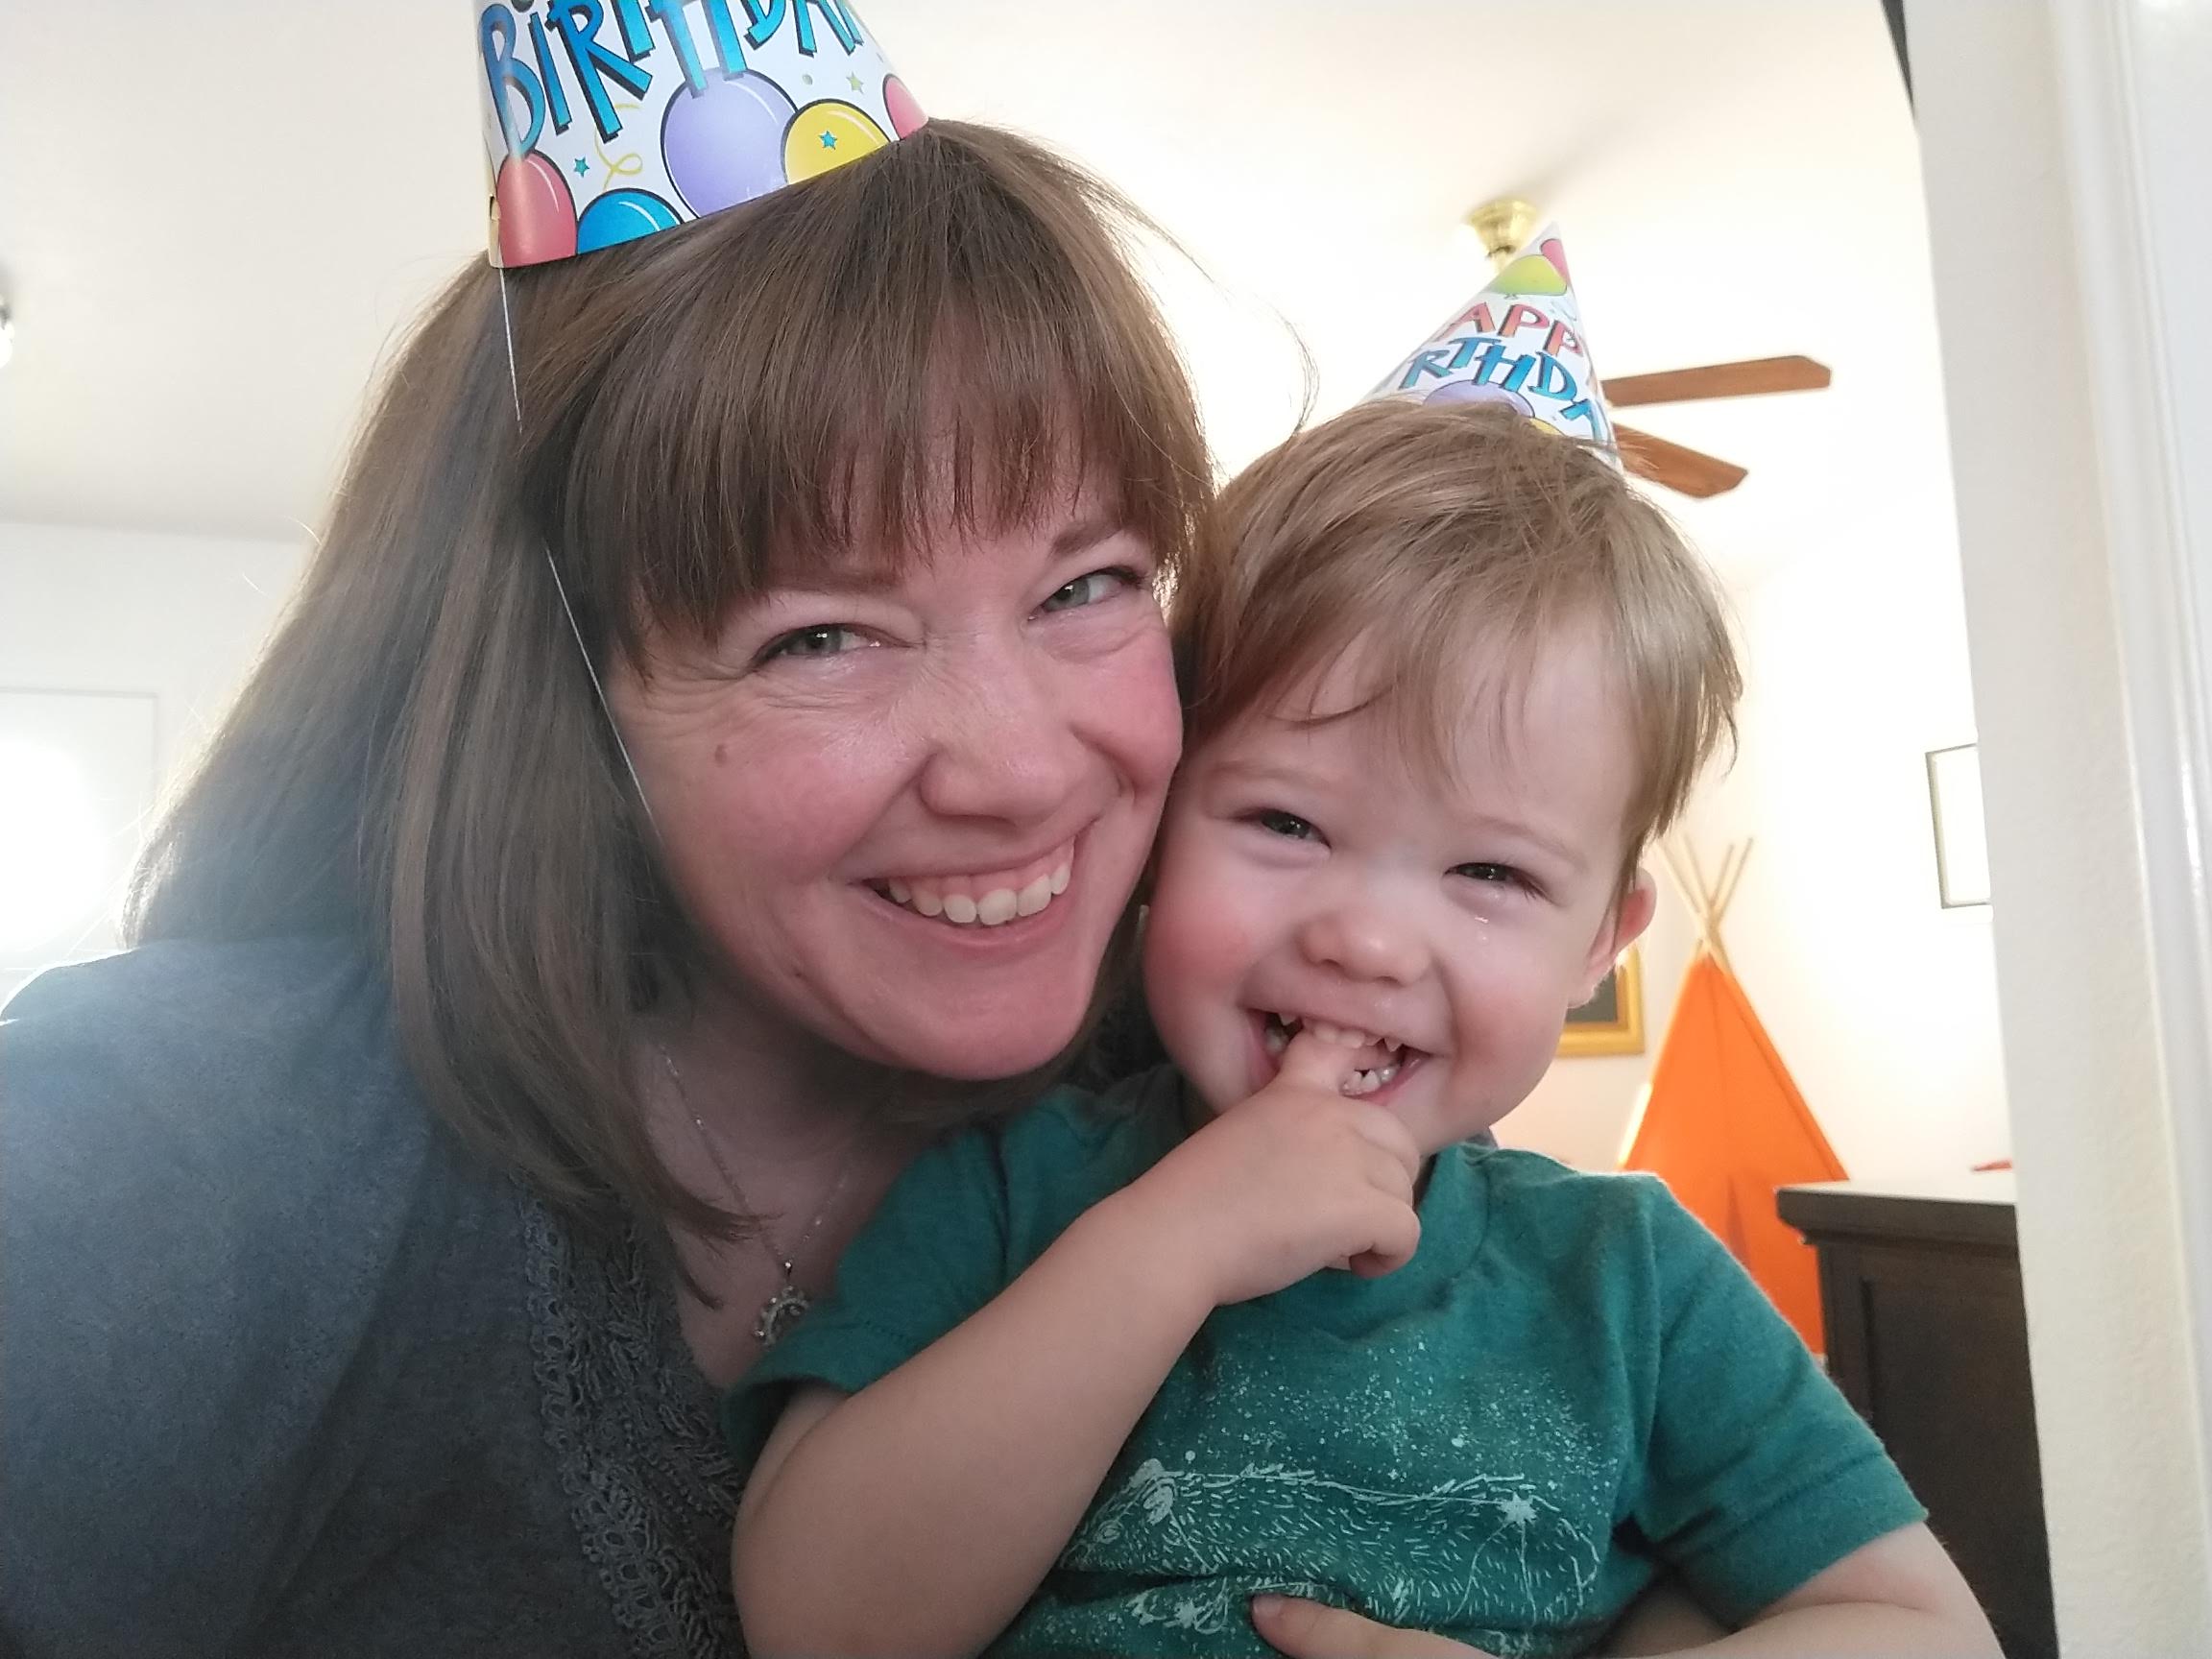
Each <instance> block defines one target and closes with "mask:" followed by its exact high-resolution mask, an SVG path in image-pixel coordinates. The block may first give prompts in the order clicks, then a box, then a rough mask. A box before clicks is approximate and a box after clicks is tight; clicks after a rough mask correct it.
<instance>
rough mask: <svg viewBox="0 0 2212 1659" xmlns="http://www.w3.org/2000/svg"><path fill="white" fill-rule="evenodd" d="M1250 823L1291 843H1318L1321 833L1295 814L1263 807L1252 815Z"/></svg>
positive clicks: (1271, 807)
mask: <svg viewBox="0 0 2212 1659" xmlns="http://www.w3.org/2000/svg"><path fill="white" fill-rule="evenodd" d="M1252 822H1253V823H1255V824H1257V825H1259V826H1260V828H1261V829H1264V830H1266V831H1267V833H1268V834H1270V835H1281V836H1283V837H1285V838H1286V839H1287V840H1291V841H1318V840H1320V839H1321V831H1320V830H1318V829H1314V828H1313V826H1312V825H1310V824H1309V823H1307V822H1306V820H1305V819H1303V818H1301V817H1299V816H1298V815H1297V814H1296V813H1295V812H1284V811H1280V810H1278V809H1277V808H1275V807H1273V806H1265V807H1262V808H1261V810H1259V811H1257V812H1255V813H1253V814H1252Z"/></svg>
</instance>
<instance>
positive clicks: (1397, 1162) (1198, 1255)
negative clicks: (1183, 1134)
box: [1100, 1031, 1421, 1308]
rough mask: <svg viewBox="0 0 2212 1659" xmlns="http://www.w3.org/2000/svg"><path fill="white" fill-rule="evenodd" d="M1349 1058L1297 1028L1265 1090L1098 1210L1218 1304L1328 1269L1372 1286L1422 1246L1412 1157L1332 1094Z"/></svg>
mask: <svg viewBox="0 0 2212 1659" xmlns="http://www.w3.org/2000/svg"><path fill="white" fill-rule="evenodd" d="M1352 1053H1353V1051H1352V1050H1351V1049H1348V1048H1344V1047H1341V1046H1337V1045H1335V1044H1332V1043H1326V1042H1323V1041H1322V1040H1321V1039H1320V1038H1319V1037H1316V1036H1314V1035H1313V1034H1312V1033H1311V1032H1309V1031H1300V1032H1299V1033H1298V1034H1297V1035H1296V1036H1294V1037H1292V1038H1291V1040H1290V1046H1289V1047H1287V1048H1286V1049H1285V1050H1284V1051H1283V1065H1282V1070H1280V1071H1278V1072H1277V1073H1276V1075H1275V1078H1274V1080H1273V1081H1272V1082H1270V1083H1269V1084H1268V1085H1267V1086H1266V1087H1265V1088H1264V1089H1262V1090H1261V1091H1260V1092H1259V1093H1258V1094H1255V1095H1253V1096H1252V1097H1251V1098H1250V1099H1248V1100H1246V1101H1244V1102H1242V1103H1241V1104H1240V1105H1238V1106H1237V1107H1235V1108H1234V1109H1232V1110H1230V1111H1228V1112H1224V1113H1223V1114H1222V1115H1221V1116H1220V1117H1218V1118H1215V1119H1214V1121H1213V1122H1211V1123H1209V1124H1207V1125H1206V1126H1205V1127H1204V1128H1203V1129H1200V1130H1199V1131H1198V1132H1197V1133H1196V1134H1194V1135H1192V1136H1191V1137H1190V1139H1189V1140H1188V1141H1186V1142H1183V1144H1182V1145H1180V1146H1178V1147H1176V1148H1175V1150H1174V1151H1172V1152H1170V1153H1168V1154H1167V1156H1166V1157H1165V1158H1163V1159H1162V1160H1161V1161H1160V1162H1159V1163H1158V1164H1157V1165H1155V1166H1153V1167H1152V1168H1151V1169H1150V1170H1149V1171H1148V1172H1147V1173H1146V1174H1144V1175H1143V1176H1142V1178H1141V1179H1139V1180H1138V1181H1135V1182H1133V1183H1132V1184H1131V1185H1129V1186H1128V1187H1126V1188H1124V1189H1122V1190H1121V1191H1119V1192H1118V1193H1116V1194H1115V1195H1114V1196H1113V1197H1112V1198H1110V1199H1108V1200H1106V1203H1105V1205H1101V1206H1100V1208H1101V1209H1104V1208H1106V1207H1107V1206H1109V1205H1111V1206H1115V1207H1116V1208H1117V1210H1118V1214H1119V1215H1120V1216H1121V1217H1123V1218H1124V1219H1125V1220H1126V1222H1127V1224H1128V1225H1129V1226H1130V1227H1131V1228H1132V1230H1133V1232H1132V1236H1133V1237H1135V1238H1143V1239H1145V1240H1147V1241H1148V1247H1150V1248H1153V1249H1158V1248H1161V1247H1162V1246H1163V1245H1165V1246H1166V1249H1167V1250H1168V1251H1169V1252H1170V1263H1169V1269H1168V1270H1169V1271H1179V1270H1184V1269H1186V1268H1187V1269H1188V1270H1190V1271H1192V1272H1195V1273H1197V1274H1199V1275H1200V1276H1201V1278H1202V1281H1203V1283H1204V1285H1205V1286H1206V1288H1207V1290H1208V1292H1209V1293H1210V1295H1211V1296H1212V1299H1213V1305H1214V1307H1216V1308H1219V1307H1225V1306H1227V1305H1228V1304H1230V1303H1233V1302H1246V1301H1250V1300H1251V1299H1252V1298H1253V1297H1255V1296H1264V1295H1267V1294H1268V1293H1269V1292H1271V1291H1275V1290H1280V1289H1282V1288H1283V1287H1284V1286H1286V1285H1295V1284H1296V1283H1297V1282H1298V1281H1299V1280H1301V1279H1304V1278H1306V1277H1307V1276H1308V1275H1309V1274H1311V1273H1316V1272H1318V1271H1319V1270H1320V1269H1322V1268H1324V1267H1329V1266H1341V1265H1347V1264H1348V1265H1349V1266H1350V1267H1351V1269H1352V1271H1353V1272H1355V1273H1358V1274H1361V1275H1363V1276H1366V1277H1370V1278H1372V1277H1375V1276H1377V1275H1380V1274H1383V1273H1388V1272H1390V1271H1391V1270H1392V1269H1394V1268H1397V1267H1402V1266H1404V1265H1405V1264H1406V1262H1408V1261H1410V1260H1411V1259H1412V1256H1413V1250H1414V1246H1415V1245H1417V1244H1418V1243H1419V1242H1420V1239H1421V1222H1420V1219H1419V1217H1418V1216H1416V1215H1415V1214H1414V1211H1413V1188H1414V1183H1415V1182H1416V1180H1418V1178H1419V1176H1420V1170H1421V1151H1420V1148H1419V1147H1418V1146H1416V1145H1415V1144H1414V1142H1413V1138H1412V1136H1410V1135H1409V1134H1407V1130H1406V1126H1405V1124H1403V1123H1401V1122H1400V1121H1399V1120H1398V1118H1396V1117H1395V1116H1394V1115H1393V1114H1392V1113H1391V1112H1390V1111H1389V1110H1388V1109H1387V1108H1386V1107H1382V1106H1375V1105H1371V1104H1369V1103H1368V1102H1366V1101H1364V1100H1357V1099H1352V1098H1349V1097H1347V1096H1346V1095H1344V1094H1340V1093H1338V1086H1339V1085H1340V1084H1341V1083H1342V1082H1343V1081H1344V1079H1345V1078H1346V1077H1347V1076H1349V1075H1350V1074H1351V1064H1350V1062H1351V1059H1352Z"/></svg>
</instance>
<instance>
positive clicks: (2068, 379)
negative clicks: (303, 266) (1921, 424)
mask: <svg viewBox="0 0 2212 1659" xmlns="http://www.w3.org/2000/svg"><path fill="white" fill-rule="evenodd" d="M1911 22H1912V31H1913V34H1912V49H1913V57H1914V66H1915V70H1916V79H1917V84H1918V85H1919V86H1920V88H1921V94H1920V114H1921V130H1922V133H1923V136H1924V142H1925V149H1926V175H1927V201H1928V210H1929V217H1930V222H1931V226H1932V228H1933V231H1934V243H1935V270H1936V283H1937V296H1938V302H1939V308H1940V316H1941V323H1942V328H1943V345H1944V358H1945V368H1946V378H1947V382H1948V386H1949V391H1950V397H1951V409H1952V419H1951V429H1952V443H1953V446H1954V455H1955V471H1956V480H1957V493H1958V505H1959V523H1960V546H1961V552H1962V555H1963V564H1964V572H1965V590H1966V603H1967V615H1968V619H1969V624H1970V627H1971V630H1972V635H1973V642H1974V679H1975V699H1976V703H1977V705H1978V706H1979V708H1980V710H1981V721H1982V739H1983V771H1984V796H1985V801H1986V805H1987V810H1988V816H1989V854H1990V875H1991V881H1992V885H1993V888H1994V891H1995V894H1996V900H1997V907H1996V911H1995V960H1996V965H1997V971H1998V978H1999V983H2000V987H2001V990H2002V995H2003V998H2004V1005H2005V1049H2006V1058H2007V1065H2008V1072H2009V1075H2010V1077H2011V1082H2012V1088H2011V1114H2012V1123H2013V1133H2014V1137H2015V1140H2016V1142H2017V1144H2018V1154H2019V1156H2018V1163H2019V1177H2018V1185H2019V1220H2020V1253H2021V1262H2022V1265H2023V1268H2024V1270H2025V1274H2026V1285H2027V1300H2028V1334H2029V1346H2030V1351H2031V1358H2032V1365H2033V1371H2034V1384H2035V1404H2036V1417H2037V1429H2038V1435H2039V1439H2040V1443H2041V1450H2042V1476H2043V1489H2044V1499H2045V1509H2046V1513H2047V1517H2048V1521H2049V1529H2050V1540H2051V1562H2052V1577H2053V1584H2054V1590H2055V1595H2056V1612H2057V1621H2058V1631H2059V1639H2060V1645H2061V1648H2062V1650H2063V1651H2064V1652H2066V1653H2067V1654H2069V1655H2078V1656H2084V1659H2086V1656H2100V1655H2104V1654H2112V1655H2134V1654H2182V1653H2205V1652H2212V1572H2208V1570H2207V1569H2208V1562H2212V1525H2208V1520H2207V1482H2206V1477H2205V1471H2204V1461H2203V1460H2204V1447H2203V1438H2202V1431H2203V1424H2204V1421H2205V1408H2206V1399H2205V1385H2204V1379H2203V1376H2202V1374H2201V1372H2200V1364H2201V1355H2202V1353H2203V1350H2204V1344H2205V1339H2206V1336H2207V1334H2208V1332H2212V1324H2208V1313H2207V1307H2208V1298H2212V1282H2208V1281H2212V1261H2208V1260H2207V1257H2206V1235H2207V1223H2208V1219H2212V1217H2208V1215H2207V1210H2206V1205H2207V1197H2206V1194H2207V1192H2208V1191H2212V1179H2208V1176H2212V1170H2208V1168H2207V1157H2206V1150H2207V1149H2206V1146H2205V1125H2204V1122H2203V1113H2204V1109H2205V1089H2206V1086H2207V1076H2208V1062H2212V1045H2208V1042H2207V1024H2208V1022H2207V1017H2206V978H2205V968H2206V962H2205V942H2206V941H2205V934H2206V928H2207V926H2208V925H2212V917H2208V915H2207V902H2206V901H2207V895H2206V891H2205V882H2206V854H2207V849H2206V845H2205V842H2206V829H2205V815H2204V808H2205V805H2206V796H2207V787H2208V786H2207V782H2206V779H2205V776H2204V757H2205V755H2206V751H2207V743H2208V739H2207V731H2208V730H2212V726H2208V710H2212V658H2208V657H2207V654H2206V649H2205V634H2204V620H2205V617H2206V614H2207V612H2206V604H2207V594H2206V591H2205V586H2206V583H2205V565H2206V542H2205V541H2204V537H2205V535H2206V534H2207V529H2206V527H2207V525H2208V524H2212V517H2208V516H2207V515H2208V514H2212V468H2208V466H2207V462H2206V455H2207V453H2208V451H2207V450H2206V448H2205V447H2204V446H2203V445H2202V443H2201V440H2202V439H2203V437H2204V436H2205V435H2206V434H2207V433H2208V432H2212V338H2208V337H2207V333H2206V330H2205V328H2204V326H2203V324H2202V322H2201V320H2200V319H2201V309H2202V308H2201V303H2200V294H2199V290H2200V283H2201V274H2202V268H2203V258H2204V257H2205V256H2206V255H2212V247H2208V246H2207V245H2206V233H2205V224H2204V214H2203V197H2202V159H2201V158H2202V156H2203V155H2204V153H2205V146H2206V144H2207V142H2212V119H2208V118H2207V115H2206V112H2205V108H2204V105H2203V102H2202V92H2203V88H2204V86H2205V85H2206V84H2212V10H2208V9H2207V8H2205V7H2204V6H2201V5H2197V6H2186V5H2184V6H2176V5H2173V4H2171V3H2170V0H2169V3H2164V4H2160V3H2155V0H2048V3H2043V4H2030V3H2028V0H1952V3H1950V4H1945V5H1937V6H1925V7H1916V8H1914V10H1913V12H1912V20H1911ZM2084 232H2086V234H2085V235H2084V234H2083V233H2084ZM2192 243H2193V244H2194V249H2193V251H2189V252H2184V251H2185V250H2190V249H2191V245H2192ZM2085 273H2086V274H2087V276H2086V277H2085V276H2084V274H2085ZM2191 433H2194V434H2195V435H2196V436H2197V438H2198V439H2199V440H2200V442H2199V443H2198V444H2197V445H2190V444H2189V443H2188V442H2187V438H2188V435H2189V434H2191ZM2192 506H2193V507H2194V511H2195V517H2194V519H2193V520H2192V519H2191V518H2190V517H2189V513H2190V511H2191V508H2192ZM2192 525H2193V526H2194V531H2195V535H2196V542H2195V545H2194V547H2192V546H2191V544H2190V541H2189V539H2188V538H2189V532H2190V528H2191V526H2192Z"/></svg>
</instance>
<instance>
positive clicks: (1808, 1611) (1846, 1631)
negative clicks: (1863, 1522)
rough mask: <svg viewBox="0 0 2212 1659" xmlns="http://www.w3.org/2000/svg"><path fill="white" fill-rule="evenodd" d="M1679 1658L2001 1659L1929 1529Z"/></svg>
mask: <svg viewBox="0 0 2212 1659" xmlns="http://www.w3.org/2000/svg"><path fill="white" fill-rule="evenodd" d="M1680 1651H1682V1652H1686V1653H1714V1654H1735V1655H1740V1656H1742V1659H1754V1656H1765V1659H1797V1656H1800V1655H1802V1656H1803V1659H1831V1656H1833V1659H1844V1656H1845V1655H1849V1654H1855V1653H1858V1654H1869V1655H1884V1656H1889V1655H1897V1654H1910V1655H1911V1656H1912V1659H2003V1651H2002V1649H2000V1648H1999V1647H1998V1646H1997V1635H1996V1632H1995V1631H1993V1630H1991V1629H1990V1628H1989V1621H1988V1619H1987V1618H1986V1617H1985V1616H1984V1613H1983V1611H1982V1606H1981V1603H1980V1602H1978V1601H1976V1600H1975V1599H1974V1592H1973V1591H1971V1590H1969V1589H1968V1588H1967V1587H1966V1580H1965V1579H1964V1578H1962V1577H1960V1575H1959V1569H1958V1568H1957V1567H1956V1566H1954V1565H1953V1564H1952V1561H1951V1557H1950V1556H1949V1555H1948V1554H1946V1553H1945V1552H1944V1550H1943V1546H1942V1545H1940V1544H1938V1543H1937V1542H1936V1534H1935V1533H1933V1532H1931V1531H1929V1530H1928V1528H1927V1527H1903V1528H1901V1529H1899V1530H1898V1531H1895V1532H1891V1533H1888V1534H1887V1535H1886V1536H1884V1537H1881V1538H1877V1539H1875V1540H1874V1542H1873V1543H1871V1544H1864V1545H1862V1546H1860V1548H1858V1549H1857V1550H1854V1551H1852V1552H1851V1553H1850V1554H1848V1555H1846V1556H1844V1557H1843V1559H1842V1560H1840V1561H1839V1562H1837V1563H1836V1564H1835V1565H1834V1566H1833V1567H1830V1568H1827V1569H1826V1570H1825V1571H1823V1572H1820V1573H1817V1574H1815V1575H1814V1576H1813V1577H1812V1578H1810V1579H1808V1580H1806V1582H1804V1583H1803V1584H1800V1585H1799V1586H1798V1587H1797V1588H1796V1589H1795V1590H1792V1591H1791V1593H1790V1594H1789V1595H1787V1596H1785V1597H1783V1598H1782V1599H1781V1600H1779V1601H1777V1602H1775V1603H1774V1605H1773V1606H1771V1607H1768V1608H1767V1609H1766V1610H1765V1611H1764V1612H1761V1613H1759V1614H1757V1615H1755V1616H1754V1617H1753V1619H1752V1620H1751V1622H1750V1623H1748V1624H1746V1625H1745V1626H1744V1627H1743V1629H1741V1630H1739V1631H1737V1632H1736V1633H1735V1634H1734V1635H1732V1636H1723V1637H1722V1638H1720V1639H1719V1641H1717V1642H1709V1643H1706V1644H1705V1645H1704V1646H1702V1647H1690V1648H1683V1649H1680Z"/></svg>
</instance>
